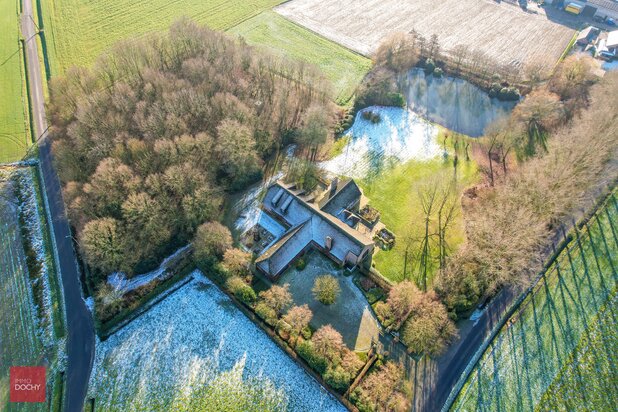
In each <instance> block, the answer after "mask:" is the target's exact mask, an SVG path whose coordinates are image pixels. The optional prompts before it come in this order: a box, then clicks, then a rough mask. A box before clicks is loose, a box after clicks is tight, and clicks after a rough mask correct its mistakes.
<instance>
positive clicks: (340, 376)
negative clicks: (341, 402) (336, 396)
mask: <svg viewBox="0 0 618 412" xmlns="http://www.w3.org/2000/svg"><path fill="white" fill-rule="evenodd" d="M323 378H324V381H325V382H326V383H327V384H328V386H330V387H331V388H333V389H334V390H336V391H337V392H339V393H344V392H345V391H346V390H347V389H348V387H349V386H350V381H351V380H352V377H351V376H350V374H349V373H348V372H346V371H345V370H344V369H343V368H342V367H341V366H337V367H336V368H328V369H327V370H326V372H325V373H324V376H323Z"/></svg>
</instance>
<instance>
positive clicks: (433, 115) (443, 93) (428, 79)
mask: <svg viewBox="0 0 618 412" xmlns="http://www.w3.org/2000/svg"><path fill="white" fill-rule="evenodd" d="M402 87H403V93H404V96H406V100H407V102H408V106H409V108H410V110H412V111H414V112H416V113H418V114H419V115H421V116H423V117H425V118H427V119H429V120H431V121H432V122H435V123H438V124H440V125H442V126H444V127H446V128H447V129H450V130H453V131H455V132H458V133H463V134H466V135H468V136H472V137H478V136H482V135H483V132H484V130H485V127H487V125H489V124H490V123H491V122H493V121H495V120H497V119H498V118H500V117H503V116H507V115H509V114H510V112H511V111H512V110H513V107H515V104H516V103H517V102H503V101H500V100H498V99H495V98H491V97H489V95H488V94H487V93H486V92H485V91H483V90H482V89H480V88H478V87H477V86H475V85H473V84H472V83H469V82H468V81H466V80H463V79H458V78H454V77H448V76H444V77H440V78H436V77H434V76H433V75H429V76H427V75H425V72H424V71H423V70H421V69H412V70H411V71H410V72H409V73H408V75H407V77H406V79H405V80H404V82H403V85H402Z"/></svg>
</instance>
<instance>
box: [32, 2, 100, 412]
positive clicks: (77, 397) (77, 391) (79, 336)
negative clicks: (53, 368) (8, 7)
mask: <svg viewBox="0 0 618 412" xmlns="http://www.w3.org/2000/svg"><path fill="white" fill-rule="evenodd" d="M22 3H23V14H22V34H23V36H24V38H25V39H26V43H25V46H26V61H27V66H28V73H27V76H28V80H29V84H30V104H31V107H32V115H33V120H34V135H35V136H40V138H39V140H38V141H39V158H40V165H41V172H42V175H43V183H44V188H45V193H46V195H47V198H48V200H49V208H50V213H51V218H52V222H51V224H52V228H53V236H54V239H55V242H56V247H57V251H58V257H59V262H58V264H59V266H60V273H61V276H62V284H63V288H64V307H65V309H66V313H67V343H66V345H67V356H68V365H67V370H66V373H65V377H66V386H65V387H66V397H65V410H66V411H69V412H75V411H81V410H82V409H83V405H84V398H85V396H86V389H87V385H88V379H89V377H90V370H91V368H92V360H93V356H94V324H93V320H92V316H91V314H90V311H89V310H88V308H87V307H86V305H85V303H84V301H83V299H82V294H81V284H80V281H79V269H78V266H77V262H76V259H75V251H74V250H73V242H72V237H71V231H70V228H69V224H68V222H67V218H66V214H65V210H64V201H63V199H62V190H61V187H60V181H59V180H58V175H57V174H56V171H55V170H54V167H53V162H52V154H51V142H50V141H49V139H48V138H47V119H46V117H45V99H44V97H43V82H42V77H41V67H40V64H39V56H38V49H37V43H36V37H35V35H36V27H35V26H34V20H33V19H32V15H33V13H32V0H22Z"/></svg>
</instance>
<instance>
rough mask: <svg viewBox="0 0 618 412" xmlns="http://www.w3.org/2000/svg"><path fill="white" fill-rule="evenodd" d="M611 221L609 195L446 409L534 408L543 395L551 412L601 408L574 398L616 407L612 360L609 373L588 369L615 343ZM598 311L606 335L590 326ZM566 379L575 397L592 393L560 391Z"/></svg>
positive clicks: (616, 208)
mask: <svg viewBox="0 0 618 412" xmlns="http://www.w3.org/2000/svg"><path fill="white" fill-rule="evenodd" d="M616 216H618V204H617V203H616V200H615V199H614V198H613V196H612V197H611V198H610V199H609V201H608V202H607V203H606V204H605V206H604V207H602V208H601V209H600V210H599V212H598V213H597V214H596V215H595V216H593V217H592V218H591V219H590V221H589V222H588V224H587V226H588V228H585V229H583V230H582V231H581V232H580V233H579V237H578V238H576V239H574V240H573V241H571V242H570V243H569V245H568V246H567V248H566V249H565V250H563V251H562V252H561V254H560V255H559V256H558V257H557V259H556V260H555V261H554V262H553V263H552V266H551V267H550V268H549V270H548V271H547V272H546V273H545V275H544V276H545V277H544V279H542V280H541V281H540V282H539V284H538V285H537V286H536V287H535V290H534V292H533V293H532V294H530V295H528V297H527V298H526V299H525V300H524V301H523V303H522V304H521V306H520V307H519V308H518V310H517V311H516V312H515V314H514V315H513V316H512V317H511V319H509V320H508V321H507V322H506V324H505V325H504V326H503V328H502V330H501V331H500V332H499V334H498V335H497V337H496V338H495V339H494V341H493V342H492V343H491V344H490V345H489V347H488V348H487V350H486V351H485V353H484V354H483V355H482V357H481V359H480V360H479V362H478V363H477V364H476V365H475V366H474V368H473V370H472V372H471V374H470V376H469V377H468V380H467V381H466V383H465V384H464V386H463V388H462V390H461V391H460V393H459V395H458V397H457V399H456V400H455V403H454V405H453V407H452V409H451V410H454V411H468V410H492V411H493V410H518V411H519V410H535V409H536V408H538V407H539V405H540V404H541V403H540V402H541V400H542V399H543V396H545V401H543V402H544V403H543V404H544V405H545V406H546V407H547V408H548V409H551V410H572V408H571V407H569V405H571V406H573V405H576V406H577V409H580V408H591V410H602V409H604V408H599V409H597V408H593V407H592V405H589V404H588V402H587V401H584V403H578V401H575V402H574V403H573V399H574V398H575V397H577V396H586V397H590V398H594V399H597V400H599V399H603V398H606V399H608V400H609V402H610V404H611V405H615V404H616V403H615V400H616V385H615V382H616V379H615V377H616V369H615V359H614V360H611V361H608V364H609V365H614V366H609V367H610V368H613V369H610V370H609V371H608V370H605V369H598V370H596V368H595V366H594V365H593V364H592V362H593V360H594V359H595V358H597V357H598V361H599V362H598V363H597V365H602V364H603V362H602V361H600V360H601V358H600V357H601V356H605V355H603V353H604V352H605V351H609V353H610V354H613V355H611V356H615V352H614V351H612V350H611V348H612V345H613V347H615V345H616V343H615V341H614V342H613V343H611V339H615V336H616V335H615V317H614V309H613V308H614V307H615V296H616V280H617V275H616V269H617V268H618V243H617V238H616V235H617V234H618V232H617V229H618V227H617V223H618V220H617V219H616ZM608 302H610V303H609V304H608ZM606 305H607V308H608V309H607V310H608V312H607V315H601V316H602V317H604V318H609V319H604V320H603V321H602V322H603V323H607V322H609V323H608V325H609V326H610V328H613V330H614V333H612V334H607V335H604V334H602V333H601V334H599V331H598V329H599V328H604V327H605V326H603V325H595V322H597V323H598V321H597V320H596V319H597V313H599V311H600V310H602V308H603V307H605V306H606ZM612 336H613V338H612ZM599 339H600V340H601V341H602V342H599ZM596 345H601V348H600V350H599V352H598V353H595V352H594V350H595V349H594V347H595V346H596ZM591 351H592V352H591ZM610 359H612V358H611V357H610ZM594 361H595V362H597V361H596V360H594ZM578 363H579V364H578ZM607 366H608V365H605V366H604V368H607ZM603 373H609V375H611V376H613V377H614V379H613V381H612V380H609V381H606V382H603V383H599V384H598V385H597V386H594V385H595V383H594V382H598V380H595V381H590V382H587V383H583V382H582V381H579V378H580V377H582V380H583V377H584V376H586V375H587V376H593V375H595V374H599V375H601V374H603ZM597 379H598V378H597ZM569 380H571V381H573V380H578V382H577V385H579V388H581V390H582V391H587V390H589V389H591V388H593V389H594V393H590V394H589V395H587V394H585V393H579V394H573V393H572V390H573V389H575V388H576V387H577V386H570V387H568V388H567V387H565V386H564V385H565V383H566V382H568V381H569ZM548 391H549V392H548ZM547 397H549V398H552V399H551V402H549V400H548V399H547ZM569 402H571V403H569ZM543 410H545V408H543Z"/></svg>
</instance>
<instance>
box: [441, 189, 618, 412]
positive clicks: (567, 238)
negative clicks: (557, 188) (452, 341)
mask: <svg viewBox="0 0 618 412" xmlns="http://www.w3.org/2000/svg"><path fill="white" fill-rule="evenodd" d="M615 188H616V185H615V182H614V185H613V186H611V189H610V190H609V192H608V193H607V194H605V195H604V196H601V197H600V199H599V201H598V202H597V203H596V204H595V205H594V206H593V207H592V208H591V210H590V212H589V213H587V214H586V215H585V216H584V217H582V219H580V220H579V222H575V221H574V222H573V225H572V227H571V228H570V230H569V232H568V233H567V232H566V230H565V228H564V225H562V226H561V227H560V228H561V231H562V234H563V236H562V240H561V241H560V242H559V243H558V245H557V247H554V249H553V252H552V254H551V255H550V257H549V259H547V261H546V262H545V264H544V266H543V269H541V271H540V272H539V274H538V275H537V277H536V278H535V280H534V281H533V282H532V284H531V285H530V286H529V287H528V288H527V289H526V290H525V291H524V293H522V294H521V295H520V296H519V297H518V298H517V299H516V300H515V302H514V303H512V305H511V306H510V307H509V308H508V309H507V310H506V311H504V313H503V315H502V316H501V317H500V319H499V321H498V322H497V323H496V325H495V326H494V328H493V329H492V330H491V332H490V334H489V335H488V336H487V338H485V340H484V341H483V343H482V344H481V346H480V347H479V349H478V350H477V351H476V352H475V353H474V355H473V356H472V359H470V362H469V363H468V365H467V366H466V368H465V369H464V371H463V372H462V374H461V375H460V377H459V379H458V381H457V383H456V384H455V386H454V387H453V389H452V390H451V392H450V394H449V396H448V398H447V400H446V402H445V403H444V405H443V406H442V409H441V412H447V411H449V410H450V408H451V407H452V406H453V403H454V402H455V400H456V399H457V397H458V396H459V394H460V392H461V390H462V388H463V386H464V385H465V383H466V382H467V380H468V378H469V377H470V374H471V373H472V370H473V369H474V367H475V366H476V365H477V364H478V362H479V361H480V359H481V357H482V356H483V354H484V353H485V351H486V350H487V348H488V347H489V345H490V344H491V343H492V342H493V341H494V340H495V338H496V337H497V336H498V334H499V333H500V331H501V330H502V328H503V327H504V325H505V324H506V322H507V321H508V320H509V319H510V318H511V317H512V316H513V315H514V314H515V312H516V311H517V310H518V309H519V308H520V306H521V304H522V303H523V302H524V301H525V300H526V299H527V298H528V297H529V296H530V295H531V294H532V293H533V292H534V290H535V289H536V287H537V286H538V285H539V283H540V281H541V280H542V279H543V278H545V275H546V274H547V271H548V270H549V268H550V267H551V266H552V264H553V263H554V262H555V261H556V259H557V258H558V256H559V255H560V254H561V253H562V251H564V250H565V249H566V248H567V247H568V245H569V244H570V243H571V242H572V241H574V240H576V241H578V240H579V230H580V229H581V228H582V227H584V226H585V225H587V223H588V222H589V221H590V219H592V217H594V216H595V215H596V214H597V213H598V212H599V211H600V210H601V208H602V207H604V206H605V205H606V203H609V201H610V199H612V200H613V201H614V203H615V202H616V199H615V197H614V190H615ZM574 233H575V234H576V237H574V236H573V234H574Z"/></svg>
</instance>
